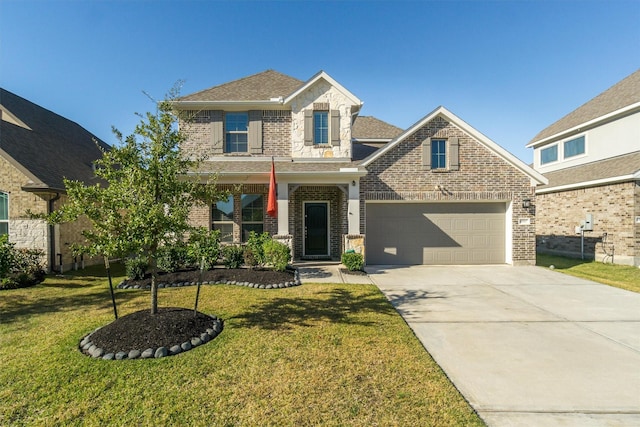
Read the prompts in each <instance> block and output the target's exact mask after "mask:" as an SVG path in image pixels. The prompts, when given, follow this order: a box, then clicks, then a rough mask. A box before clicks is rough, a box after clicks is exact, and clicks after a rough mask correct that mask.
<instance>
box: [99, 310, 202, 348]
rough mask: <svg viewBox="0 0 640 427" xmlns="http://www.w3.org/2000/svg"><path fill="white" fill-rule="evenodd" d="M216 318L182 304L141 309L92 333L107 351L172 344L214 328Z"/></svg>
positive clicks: (100, 345) (187, 339)
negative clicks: (180, 305) (156, 310)
mask: <svg viewBox="0 0 640 427" xmlns="http://www.w3.org/2000/svg"><path fill="white" fill-rule="evenodd" d="M213 323H214V319H212V318H211V317H210V316H207V315H205V314H203V313H200V312H197V313H196V315H195V316H194V312H193V310H189V309H186V308H178V307H165V308H158V313H157V314H151V311H150V310H142V311H137V312H135V313H131V314H128V315H126V316H123V317H120V318H118V320H115V321H113V322H111V323H109V324H108V325H106V326H104V327H102V328H100V329H98V330H97V331H95V332H94V333H93V334H92V335H91V342H93V343H94V344H95V345H96V346H97V347H100V348H102V349H103V350H105V353H117V352H119V351H126V352H128V351H129V350H134V349H137V350H141V351H142V350H146V349H147V348H153V349H156V348H159V347H167V348H169V347H171V346H173V345H176V344H177V345H180V344H182V343H183V342H185V341H190V340H191V338H193V337H198V336H200V334H202V333H204V332H205V331H206V330H207V328H212V327H213Z"/></svg>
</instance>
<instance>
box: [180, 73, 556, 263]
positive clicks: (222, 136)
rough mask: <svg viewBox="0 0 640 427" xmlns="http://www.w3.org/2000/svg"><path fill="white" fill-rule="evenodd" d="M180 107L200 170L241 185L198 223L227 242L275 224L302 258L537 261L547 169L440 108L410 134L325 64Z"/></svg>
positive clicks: (200, 212) (235, 86)
mask: <svg viewBox="0 0 640 427" xmlns="http://www.w3.org/2000/svg"><path fill="white" fill-rule="evenodd" d="M175 105H176V107H177V108H178V109H180V110H184V111H188V112H190V114H189V116H191V117H192V118H193V120H191V121H190V122H189V123H185V122H183V123H181V127H182V130H183V131H184V132H185V133H186V134H187V135H188V139H187V141H186V143H185V144H184V149H185V150H187V152H189V153H192V155H193V156H195V157H199V158H202V157H204V158H205V161H204V162H203V163H202V164H201V166H200V168H199V170H198V171H197V173H198V174H199V175H200V176H207V175H216V176H217V182H218V185H221V186H225V187H226V188H228V189H229V190H230V191H231V192H232V195H233V196H232V197H231V198H230V199H229V200H228V201H226V202H224V201H223V202H218V203H216V204H215V205H214V206H212V207H210V208H200V209H197V210H194V211H193V212H192V221H193V223H194V224H198V225H202V226H206V227H211V228H215V229H220V230H221V231H222V235H223V237H224V240H226V241H229V242H231V241H234V242H240V241H242V240H244V239H246V236H247V234H248V232H250V231H252V230H253V231H258V232H260V231H267V232H269V233H271V234H273V235H274V236H275V237H276V238H277V239H280V240H282V241H285V242H287V243H288V244H289V245H290V246H291V247H292V249H293V255H294V259H339V258H340V255H341V253H342V252H343V251H344V250H346V249H350V248H354V249H356V250H358V251H362V252H364V253H365V254H366V259H367V262H368V263H369V264H480V263H482V264H485V263H498V264H502V263H508V264H534V263H535V232H534V230H535V228H534V227H535V218H534V215H533V211H532V210H531V209H530V208H529V207H528V206H529V204H530V203H531V201H532V199H533V198H534V190H535V187H536V185H538V184H541V183H545V182H546V180H545V178H544V177H543V176H542V175H540V174H538V173H537V172H535V171H534V170H533V169H531V168H530V167H528V166H527V165H525V164H524V163H523V162H521V161H520V160H518V159H517V158H516V157H514V156H513V155H511V154H509V153H508V152H507V151H505V150H504V149H502V148H501V147H499V146H498V145H497V144H495V143H494V142H492V141H491V140H489V139H488V138H487V137H485V136H484V135H482V134H481V133H480V132H478V131H477V130H475V129H473V128H472V127H471V126H469V125H468V124H467V123H465V122H464V121H462V120H461V119H459V118H458V117H456V116H455V115H454V114H453V113H451V112H449V111H448V110H446V109H445V108H443V107H439V108H437V109H436V110H434V111H433V112H432V113H430V114H428V115H427V116H425V117H424V118H422V119H421V120H419V121H418V122H417V123H416V124H415V125H413V126H411V127H410V128H409V129H407V130H405V131H404V132H403V131H401V130H400V129H398V128H396V127H394V126H391V125H388V124H386V123H384V122H382V121H380V120H377V119H375V118H371V117H359V114H360V110H361V108H362V105H363V103H362V101H360V99H359V98H358V97H356V96H355V95H354V94H353V93H351V92H350V91H349V90H347V89H346V88H344V87H343V86H342V85H340V84H339V83H338V82H337V81H335V80H334V79H333V78H332V77H330V76H329V75H328V74H326V73H325V72H319V73H318V74H316V75H314V76H313V77H311V78H310V79H309V80H307V81H306V82H305V81H301V80H298V79H295V78H293V77H289V76H286V75H283V74H281V73H278V72H276V71H273V70H268V71H265V72H262V73H259V74H255V75H252V76H249V77H246V78H242V79H239V80H236V81H232V82H229V83H225V84H222V85H219V86H214V87H212V88H210V89H206V90H203V91H200V92H196V93H194V94H191V95H187V96H184V97H182V98H180V99H178V100H177V101H176V103H175ZM272 159H273V161H274V164H275V170H276V176H277V217H276V218H272V217H270V216H268V215H266V204H267V194H268V191H269V178H270V170H271V164H272ZM195 174H196V172H194V175H195Z"/></svg>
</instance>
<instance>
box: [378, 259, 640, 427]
mask: <svg viewBox="0 0 640 427" xmlns="http://www.w3.org/2000/svg"><path fill="white" fill-rule="evenodd" d="M366 270H367V271H368V272H369V273H370V275H369V277H370V278H371V279H372V280H373V282H374V283H375V284H376V285H377V286H378V287H379V288H380V289H381V290H382V291H383V292H384V294H385V295H386V296H387V298H388V299H389V300H390V301H391V303H392V304H393V305H394V306H395V307H396V309H397V310H398V312H399V313H400V314H401V315H402V316H403V317H404V318H405V319H406V321H407V323H408V324H409V326H410V327H411V328H412V329H413V331H414V332H415V334H416V335H417V337H418V338H419V339H420V341H421V342H422V343H423V345H424V346H425V348H426V349H427V351H428V352H429V353H430V354H431V355H432V356H433V358H434V359H435V360H436V362H437V363H438V364H439V365H440V366H441V367H442V369H443V370H444V371H445V372H446V374H447V375H448V376H449V378H450V379H451V381H452V382H453V383H454V384H455V386H456V387H457V388H458V389H459V390H460V392H461V393H462V394H463V395H464V397H465V398H466V399H467V400H468V401H469V403H470V404H471V405H472V406H473V408H474V409H475V410H476V411H477V412H478V414H479V415H480V416H481V417H482V419H483V420H484V421H485V422H486V423H487V425H489V426H498V427H502V426H576V427H577V426H580V427H583V426H587V427H589V426H635V427H637V426H640V294H638V293H633V292H628V291H624V290H621V289H617V288H613V287H610V286H606V285H601V284H597V283H594V282H590V281H587V280H582V279H578V278H574V277H571V276H567V275H564V274H561V273H557V272H553V271H549V270H545V269H542V268H538V267H510V266H480V267H475V266H474V267H467V266H460V267H439V266H412V267H405V266H403V267H385V266H378V267H368V268H367V269H366Z"/></svg>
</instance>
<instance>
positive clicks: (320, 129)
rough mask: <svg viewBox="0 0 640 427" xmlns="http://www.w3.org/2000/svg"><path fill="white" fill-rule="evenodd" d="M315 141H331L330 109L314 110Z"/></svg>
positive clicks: (317, 142) (319, 142)
mask: <svg viewBox="0 0 640 427" xmlns="http://www.w3.org/2000/svg"><path fill="white" fill-rule="evenodd" d="M313 143H314V144H328V143H329V112H328V111H314V112H313Z"/></svg>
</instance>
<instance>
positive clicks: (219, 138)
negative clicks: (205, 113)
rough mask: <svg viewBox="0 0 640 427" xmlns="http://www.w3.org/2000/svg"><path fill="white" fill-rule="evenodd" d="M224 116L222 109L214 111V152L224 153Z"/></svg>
mask: <svg viewBox="0 0 640 427" xmlns="http://www.w3.org/2000/svg"><path fill="white" fill-rule="evenodd" d="M222 116H223V115H222V112H221V111H212V114H211V124H210V126H211V147H212V150H213V154H222V153H224V129H223V126H222Z"/></svg>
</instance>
